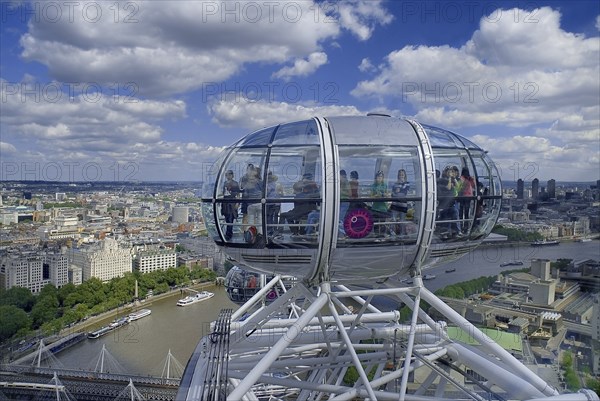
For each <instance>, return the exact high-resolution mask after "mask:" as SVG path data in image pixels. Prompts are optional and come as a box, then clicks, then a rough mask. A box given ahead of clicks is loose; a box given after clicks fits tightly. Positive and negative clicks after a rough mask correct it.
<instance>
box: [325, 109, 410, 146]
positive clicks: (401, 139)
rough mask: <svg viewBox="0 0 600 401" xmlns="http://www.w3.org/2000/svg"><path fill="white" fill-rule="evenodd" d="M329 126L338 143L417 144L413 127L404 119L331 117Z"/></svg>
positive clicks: (367, 144) (328, 119)
mask: <svg viewBox="0 0 600 401" xmlns="http://www.w3.org/2000/svg"><path fill="white" fill-rule="evenodd" d="M327 121H328V122H329V127H330V128H331V129H332V130H333V133H334V135H335V143H336V144H338V145H357V144H364V145H366V146H369V145H398V146H418V140H417V135H416V133H415V130H414V128H413V127H412V125H410V124H409V123H408V122H407V121H405V120H400V119H397V118H392V117H379V116H371V117H359V116H356V117H331V118H327Z"/></svg>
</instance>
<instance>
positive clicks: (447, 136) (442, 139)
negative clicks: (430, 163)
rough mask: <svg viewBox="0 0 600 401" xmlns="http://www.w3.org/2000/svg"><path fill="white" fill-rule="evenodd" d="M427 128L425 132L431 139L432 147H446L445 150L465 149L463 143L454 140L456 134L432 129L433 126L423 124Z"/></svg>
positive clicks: (435, 128)
mask: <svg viewBox="0 0 600 401" xmlns="http://www.w3.org/2000/svg"><path fill="white" fill-rule="evenodd" d="M421 125H422V126H423V128H425V132H426V133H427V136H428V137H429V142H430V143H431V147H433V148H435V147H444V148H456V147H463V145H462V143H460V142H458V141H457V140H455V138H454V134H453V133H451V132H450V131H446V130H443V129H441V128H437V127H432V126H431V125H425V124H421Z"/></svg>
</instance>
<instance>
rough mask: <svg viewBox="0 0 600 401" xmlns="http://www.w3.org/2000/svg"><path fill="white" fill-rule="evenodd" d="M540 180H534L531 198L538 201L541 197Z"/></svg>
mask: <svg viewBox="0 0 600 401" xmlns="http://www.w3.org/2000/svg"><path fill="white" fill-rule="evenodd" d="M539 192H540V180H538V179H537V178H534V179H533V181H531V198H532V199H533V200H537V198H538V196H539V195H540V193H539Z"/></svg>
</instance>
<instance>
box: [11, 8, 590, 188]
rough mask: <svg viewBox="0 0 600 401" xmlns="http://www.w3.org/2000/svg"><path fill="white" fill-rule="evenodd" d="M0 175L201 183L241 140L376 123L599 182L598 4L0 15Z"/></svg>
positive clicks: (506, 170)
mask: <svg viewBox="0 0 600 401" xmlns="http://www.w3.org/2000/svg"><path fill="white" fill-rule="evenodd" d="M0 6H1V9H0V14H1V15H0V18H1V20H2V28H1V29H2V35H1V38H0V43H1V50H0V51H1V56H2V57H1V58H0V83H1V84H2V85H1V89H0V95H1V103H2V107H1V111H0V154H1V156H2V157H1V159H2V160H1V161H0V164H1V166H0V180H3V181H10V180H15V181H16V180H43V181H64V182H69V181H73V182H78V181H119V182H120V181H198V180H199V177H201V173H202V169H203V168H204V165H206V164H211V163H212V162H213V161H214V160H215V159H216V157H217V155H218V153H219V152H220V150H222V149H223V147H226V146H229V145H230V144H232V143H233V142H235V141H236V140H237V139H238V138H240V137H242V136H244V135H245V134H247V133H249V132H251V131H253V130H255V129H258V128H261V127H263V126H267V125H272V124H276V123H280V122H286V121H293V120H299V119H305V118H308V117H310V116H313V115H326V116H327V115H330V116H331V115H341V114H346V115H347V114H353V115H364V114H366V113H368V112H383V113H388V114H391V115H395V116H402V115H404V116H412V117H415V118H416V119H418V120H419V121H421V122H424V123H428V124H432V125H437V126H440V127H443V128H446V129H449V130H452V131H455V132H457V133H458V134H461V135H463V136H466V137H467V138H469V139H471V140H473V141H474V142H475V143H477V144H478V145H480V146H481V147H483V148H484V149H486V150H488V151H489V152H490V155H491V156H492V158H493V159H494V160H495V161H496V163H497V164H498V167H499V169H500V170H501V174H502V179H503V180H504V181H505V182H516V181H517V180H518V179H519V178H521V179H523V180H524V181H526V182H530V181H531V180H532V179H533V178H538V179H539V180H540V181H541V182H544V183H545V182H546V181H547V180H549V179H555V180H556V181H557V182H565V181H570V182H581V181H587V182H595V181H596V180H598V179H599V178H600V156H599V152H598V149H599V146H600V120H599V119H598V117H597V116H598V115H599V114H600V94H599V93H600V79H599V78H598V76H599V73H600V62H599V61H598V60H600V39H599V29H600V16H599V14H600V6H599V5H598V4H597V3H596V2H588V1H575V2H560V1H549V0H547V1H535V2H528V3H526V4H523V3H520V2H516V1H505V2H501V3H499V4H491V3H479V2H426V3H424V2H417V1H415V2H380V1H341V2H312V1H301V2H295V1H275V2H228V3H224V2H220V1H205V2H199V1H188V2H175V3H173V2H170V3H166V2H160V1H157V2H145V3H138V2H135V1H131V2H122V3H110V4H109V3H98V2H61V1H58V2H54V1H53V2H36V1H31V2H20V3H12V2H4V1H3V2H1V3H0Z"/></svg>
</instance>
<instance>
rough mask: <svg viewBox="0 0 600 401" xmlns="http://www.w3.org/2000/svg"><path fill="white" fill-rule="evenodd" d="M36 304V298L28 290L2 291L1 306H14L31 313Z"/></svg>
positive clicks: (21, 288)
mask: <svg viewBox="0 0 600 401" xmlns="http://www.w3.org/2000/svg"><path fill="white" fill-rule="evenodd" d="M34 304H35V296H34V295H33V294H32V293H31V291H30V290H29V289H28V288H23V287H11V288H9V289H8V290H2V291H0V305H13V306H16V307H17V308H19V309H23V310H24V311H25V312H30V311H31V308H33V305H34Z"/></svg>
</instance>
